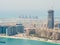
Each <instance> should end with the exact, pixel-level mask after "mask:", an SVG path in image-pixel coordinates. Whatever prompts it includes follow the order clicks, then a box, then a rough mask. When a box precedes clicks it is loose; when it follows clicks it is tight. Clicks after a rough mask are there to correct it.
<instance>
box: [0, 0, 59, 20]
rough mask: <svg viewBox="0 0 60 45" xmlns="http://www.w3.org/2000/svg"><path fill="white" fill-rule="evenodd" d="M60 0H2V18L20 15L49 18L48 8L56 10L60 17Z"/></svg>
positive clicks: (0, 14)
mask: <svg viewBox="0 0 60 45" xmlns="http://www.w3.org/2000/svg"><path fill="white" fill-rule="evenodd" d="M59 4H60V0H0V18H12V17H14V18H18V17H19V16H22V15H23V16H38V17H39V18H40V19H43V18H47V15H48V13H47V12H48V10H50V9H53V10H54V11H55V17H60V6H59Z"/></svg>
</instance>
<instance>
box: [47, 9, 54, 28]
mask: <svg viewBox="0 0 60 45" xmlns="http://www.w3.org/2000/svg"><path fill="white" fill-rule="evenodd" d="M48 28H49V29H53V28H54V11H53V10H49V11H48Z"/></svg>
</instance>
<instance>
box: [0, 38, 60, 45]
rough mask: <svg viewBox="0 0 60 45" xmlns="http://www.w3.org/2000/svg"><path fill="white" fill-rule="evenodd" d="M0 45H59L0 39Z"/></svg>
mask: <svg viewBox="0 0 60 45" xmlns="http://www.w3.org/2000/svg"><path fill="white" fill-rule="evenodd" d="M1 41H2V42H1ZM0 45H60V44H54V43H48V42H41V41H35V40H26V39H12V38H0Z"/></svg>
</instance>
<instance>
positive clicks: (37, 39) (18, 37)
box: [0, 34, 60, 44]
mask: <svg viewBox="0 0 60 45" xmlns="http://www.w3.org/2000/svg"><path fill="white" fill-rule="evenodd" d="M0 37H4V38H14V39H26V40H36V41H43V42H50V43H57V44H60V40H49V39H45V38H38V37H32V36H24V35H23V34H17V35H15V36H1V35H0Z"/></svg>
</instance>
